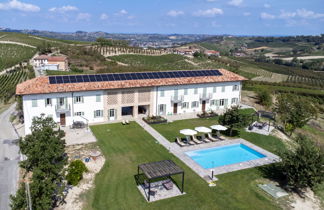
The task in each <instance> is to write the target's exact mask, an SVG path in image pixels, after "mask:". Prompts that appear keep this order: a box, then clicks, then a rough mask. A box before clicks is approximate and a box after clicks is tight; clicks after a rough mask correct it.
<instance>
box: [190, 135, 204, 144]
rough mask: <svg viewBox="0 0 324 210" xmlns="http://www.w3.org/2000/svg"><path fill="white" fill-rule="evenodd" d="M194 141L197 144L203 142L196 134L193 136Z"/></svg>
mask: <svg viewBox="0 0 324 210" xmlns="http://www.w3.org/2000/svg"><path fill="white" fill-rule="evenodd" d="M192 141H193V142H195V143H196V144H201V143H203V142H202V141H199V140H198V139H197V137H196V136H192Z"/></svg>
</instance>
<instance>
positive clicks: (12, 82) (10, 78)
mask: <svg viewBox="0 0 324 210" xmlns="http://www.w3.org/2000/svg"><path fill="white" fill-rule="evenodd" d="M26 79H27V72H26V71H23V70H18V71H16V72H14V73H10V74H5V75H0V102H3V101H5V102H7V101H8V100H9V99H10V98H11V97H12V96H13V95H14V94H15V91H16V85H17V84H19V83H20V82H23V81H25V80H26Z"/></svg>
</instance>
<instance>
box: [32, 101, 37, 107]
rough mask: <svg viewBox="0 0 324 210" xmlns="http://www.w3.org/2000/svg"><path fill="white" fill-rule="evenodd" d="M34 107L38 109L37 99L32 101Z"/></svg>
mask: <svg viewBox="0 0 324 210" xmlns="http://www.w3.org/2000/svg"><path fill="white" fill-rule="evenodd" d="M32 107H37V99H33V100H32Z"/></svg>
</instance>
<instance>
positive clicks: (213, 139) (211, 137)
mask: <svg viewBox="0 0 324 210" xmlns="http://www.w3.org/2000/svg"><path fill="white" fill-rule="evenodd" d="M207 135H208V139H209V140H211V141H219V139H216V138H214V137H213V136H212V135H211V134H210V133H208V134H207Z"/></svg>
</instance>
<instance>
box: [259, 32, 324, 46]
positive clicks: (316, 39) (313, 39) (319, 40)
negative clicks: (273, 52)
mask: <svg viewBox="0 0 324 210" xmlns="http://www.w3.org/2000/svg"><path fill="white" fill-rule="evenodd" d="M253 40H254V41H255V42H260V43H271V42H283V43H284V42H290V43H296V42H308V43H314V44H315V45H320V44H323V43H324V34H321V35H319V36H282V37H262V36H259V37H253Z"/></svg>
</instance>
